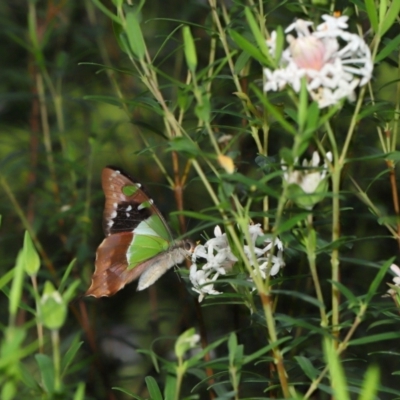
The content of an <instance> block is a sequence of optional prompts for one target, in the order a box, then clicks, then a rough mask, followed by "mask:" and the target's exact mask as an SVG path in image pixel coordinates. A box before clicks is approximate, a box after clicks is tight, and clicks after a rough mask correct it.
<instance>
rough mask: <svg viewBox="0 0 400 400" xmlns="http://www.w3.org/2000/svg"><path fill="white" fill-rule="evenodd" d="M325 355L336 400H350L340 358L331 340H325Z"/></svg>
mask: <svg viewBox="0 0 400 400" xmlns="http://www.w3.org/2000/svg"><path fill="white" fill-rule="evenodd" d="M324 354H325V358H326V360H327V363H328V367H329V373H330V378H331V387H332V388H333V390H334V393H335V398H336V399H340V400H350V396H349V392H348V389H347V383H346V378H345V375H344V371H343V367H342V365H341V363H340V359H339V356H338V355H337V353H336V349H335V347H334V346H333V341H332V340H331V339H329V338H325V339H324Z"/></svg>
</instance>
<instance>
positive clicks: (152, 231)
mask: <svg viewBox="0 0 400 400" xmlns="http://www.w3.org/2000/svg"><path fill="white" fill-rule="evenodd" d="M102 186H103V191H104V194H105V197H106V203H105V207H104V214H103V229H104V233H105V235H106V238H105V239H104V240H103V242H102V243H101V244H100V246H99V248H98V249H97V253H96V263H95V264H96V268H95V272H94V274H93V277H92V284H91V286H90V287H89V289H88V291H87V292H86V295H87V296H94V297H101V296H112V295H113V294H115V293H116V292H118V291H119V290H120V289H122V288H123V287H124V286H125V285H126V284H127V283H129V282H131V281H133V280H135V279H137V278H138V277H139V276H140V275H141V274H142V273H143V271H145V270H146V268H148V266H149V264H151V265H154V258H155V257H156V256H159V255H160V254H161V253H165V252H166V251H167V250H168V249H169V246H170V242H171V239H170V238H171V235H170V232H169V230H168V227H167V225H166V222H165V220H164V218H163V217H162V215H161V214H160V212H159V211H158V209H157V208H156V207H155V206H154V205H153V201H152V200H151V199H150V198H149V196H148V195H147V194H146V193H145V191H144V190H143V188H142V187H141V185H140V183H138V182H135V181H134V180H133V179H131V178H130V177H129V176H128V175H126V174H124V173H123V172H121V171H120V170H119V169H116V168H113V167H106V168H104V169H103V173H102ZM151 260H153V262H150V261H151ZM169 267H170V266H169ZM166 270H167V269H165V271H166ZM165 271H163V272H165ZM163 272H162V273H163ZM162 273H161V274H160V275H162ZM160 275H159V276H160Z"/></svg>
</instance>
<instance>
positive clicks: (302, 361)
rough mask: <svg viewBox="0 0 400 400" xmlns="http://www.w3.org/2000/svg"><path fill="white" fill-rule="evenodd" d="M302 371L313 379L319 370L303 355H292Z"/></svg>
mask: <svg viewBox="0 0 400 400" xmlns="http://www.w3.org/2000/svg"><path fill="white" fill-rule="evenodd" d="M294 358H295V359H296V361H297V364H299V367H300V368H301V369H302V370H303V372H304V373H305V374H306V375H307V376H308V377H309V378H310V379H311V380H312V381H313V380H314V379H315V378H316V377H317V376H318V375H319V373H320V371H319V370H318V369H317V368H315V367H314V365H312V362H311V361H310V360H309V359H308V358H306V357H303V356H295V357H294Z"/></svg>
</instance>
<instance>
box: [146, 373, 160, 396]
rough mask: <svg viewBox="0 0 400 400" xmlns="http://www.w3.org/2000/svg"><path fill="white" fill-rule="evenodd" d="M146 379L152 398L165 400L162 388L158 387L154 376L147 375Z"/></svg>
mask: <svg viewBox="0 0 400 400" xmlns="http://www.w3.org/2000/svg"><path fill="white" fill-rule="evenodd" d="M144 380H145V381H146V386H147V390H148V391H149V394H150V397H151V400H163V398H162V394H161V390H160V388H159V387H158V385H157V382H156V380H155V379H154V378H153V377H152V376H146V378H144Z"/></svg>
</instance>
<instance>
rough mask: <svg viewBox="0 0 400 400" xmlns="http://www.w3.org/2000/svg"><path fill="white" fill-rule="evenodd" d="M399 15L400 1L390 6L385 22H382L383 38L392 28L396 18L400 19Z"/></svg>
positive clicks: (381, 32) (393, 0)
mask: <svg viewBox="0 0 400 400" xmlns="http://www.w3.org/2000/svg"><path fill="white" fill-rule="evenodd" d="M381 1H382V0H381ZM399 13H400V1H399V0H392V4H391V5H390V7H389V10H388V12H387V13H386V15H385V17H384V18H383V20H382V21H380V22H381V24H380V30H379V34H380V35H381V36H383V35H384V34H385V33H386V31H388V30H389V29H390V28H391V27H392V25H393V23H394V22H395V20H396V18H398V17H399Z"/></svg>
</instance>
